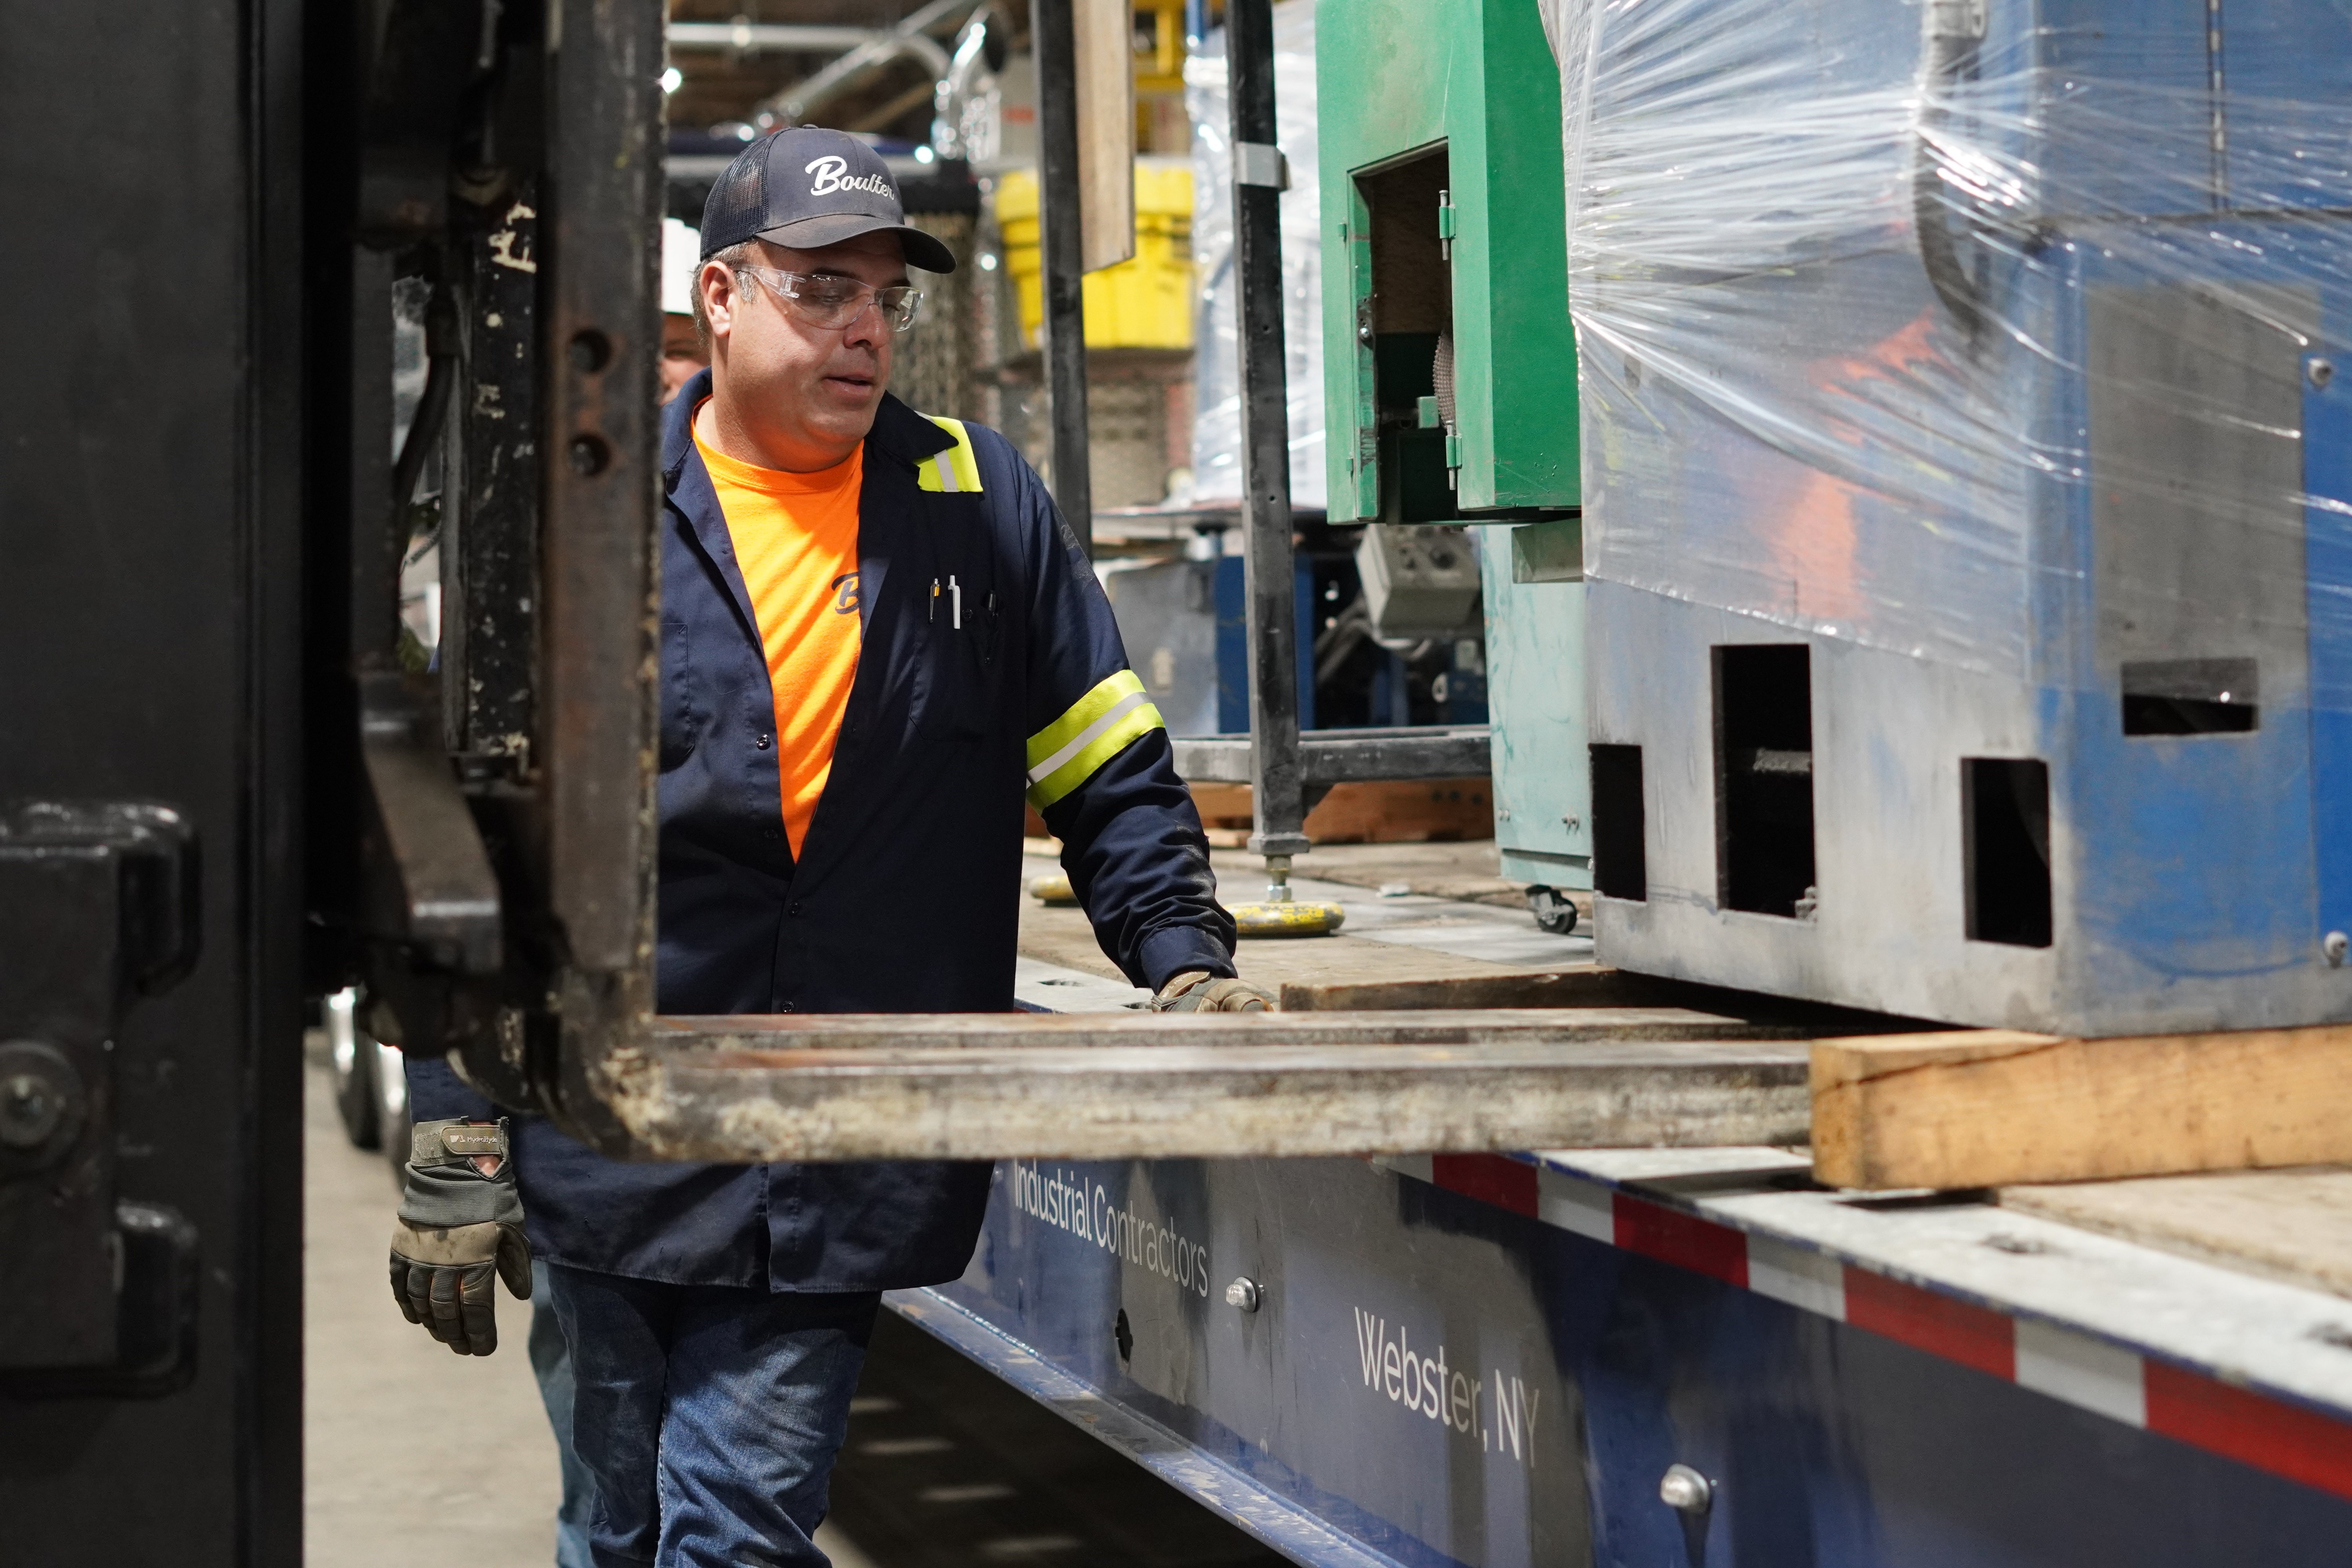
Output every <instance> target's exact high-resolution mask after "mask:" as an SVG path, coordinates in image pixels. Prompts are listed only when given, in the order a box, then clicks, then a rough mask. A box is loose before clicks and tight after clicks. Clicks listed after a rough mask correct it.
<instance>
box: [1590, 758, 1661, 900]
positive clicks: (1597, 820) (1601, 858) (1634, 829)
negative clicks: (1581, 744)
mask: <svg viewBox="0 0 2352 1568" xmlns="http://www.w3.org/2000/svg"><path fill="white" fill-rule="evenodd" d="M1648 832H1649V827H1648V822H1647V819H1646V817H1645V815H1644V813H1643V805H1642V748H1641V747H1639V746H1595V747H1593V748H1592V890H1593V891H1594V892H1596V893H1599V894H1600V895H1601V897H1602V898H1604V899H1632V900H1636V901H1639V900H1646V899H1647V898H1648V897H1649V896H1650V863H1649V852H1648V848H1647V838H1648Z"/></svg>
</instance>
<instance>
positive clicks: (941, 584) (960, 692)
mask: <svg viewBox="0 0 2352 1568" xmlns="http://www.w3.org/2000/svg"><path fill="white" fill-rule="evenodd" d="M938 510H942V511H944V510H948V509H946V508H940V509H938ZM955 510H956V511H958V512H964V511H966V509H964V508H957V509H955ZM971 510H977V509H976V508H973V509H971ZM984 526H985V525H984V524H983V523H982V522H981V521H980V520H979V519H978V518H976V517H971V516H968V515H966V516H958V517H955V518H954V519H953V520H952V521H950V522H949V523H948V525H947V526H946V527H945V528H944V529H942V530H940V531H939V533H936V534H935V535H934V539H935V540H936V542H937V544H938V548H937V549H935V550H934V552H932V553H933V558H934V564H933V567H932V570H931V572H930V573H929V581H927V582H926V583H925V584H924V585H923V589H922V593H923V612H922V613H923V643H924V647H925V657H926V661H927V663H928V665H929V669H928V672H927V673H928V674H929V700H927V701H926V702H925V704H924V709H925V722H924V725H923V728H924V731H926V732H927V733H929V734H931V735H935V736H941V737H953V738H971V737H975V736H980V735H986V734H991V733H992V732H994V731H995V730H996V729H997V727H998V726H997V725H996V724H995V722H994V720H995V716H996V707H997V702H996V697H997V693H998V689H999V687H1000V684H1001V676H1002V670H1001V669H1000V668H999V667H1000V663H1001V655H1002V653H1003V648H1002V647H1001V643H1002V640H1003V624H1004V608H1005V607H1004V605H1003V603H1002V601H1001V598H1000V595H1001V593H1002V590H1001V589H1000V588H999V587H998V585H997V581H996V571H995V563H994V562H993V561H992V560H991V559H990V558H989V552H988V551H987V549H986V541H985V538H984V535H983V529H984Z"/></svg>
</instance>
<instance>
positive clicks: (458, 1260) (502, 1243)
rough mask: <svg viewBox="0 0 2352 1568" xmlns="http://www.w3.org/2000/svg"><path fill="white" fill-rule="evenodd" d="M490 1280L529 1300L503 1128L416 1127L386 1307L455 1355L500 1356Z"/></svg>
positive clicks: (518, 1204)
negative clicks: (394, 1304) (392, 1304)
mask: <svg viewBox="0 0 2352 1568" xmlns="http://www.w3.org/2000/svg"><path fill="white" fill-rule="evenodd" d="M484 1166H488V1167H489V1168H488V1170H485V1169H483V1167H484ZM493 1274H496V1275H497V1276H498V1277H499V1279H504V1280H505V1281H506V1282H507V1289H509V1291H511V1292H513V1294H514V1295H515V1297H516V1298H517V1299H518V1300H525V1301H528V1300H530V1242H529V1241H527V1240H526V1239H524V1237H523V1233H522V1198H521V1196H520V1194H519V1193H518V1192H517V1191H516V1189H515V1175H514V1160H513V1157H512V1154H511V1152H510V1151H509V1147H508V1143H507V1124H506V1123H505V1122H504V1121H497V1122H481V1121H426V1122H421V1123H419V1124H418V1126H417V1128H416V1131H415V1134H414V1135H413V1137H412V1139H411V1142H410V1144H409V1155H408V1185H407V1187H406V1189H405V1190H404V1192H403V1193H402V1194H401V1199H400V1217H399V1218H398V1219H396V1220H394V1222H393V1227H392V1296H393V1300H395V1301H398V1302H399V1303H400V1310H401V1311H402V1312H404V1314H406V1315H407V1318H408V1321H410V1322H412V1323H422V1324H424V1325H425V1329H426V1330H427V1331H429V1332H430V1333H431V1334H432V1335H433V1337H434V1338H435V1339H436V1340H439V1341H440V1342H442V1343H443V1344H445V1345H447V1346H448V1347H449V1348H450V1349H451V1350H453V1351H455V1352H457V1353H458V1354H459V1355H488V1354H489V1353H490V1352H492V1351H494V1350H496V1349H498V1348H499V1321H498V1315H497V1312H496V1310H495V1308H494V1306H493V1304H492V1297H491V1290H490V1277H491V1276H492V1275H493Z"/></svg>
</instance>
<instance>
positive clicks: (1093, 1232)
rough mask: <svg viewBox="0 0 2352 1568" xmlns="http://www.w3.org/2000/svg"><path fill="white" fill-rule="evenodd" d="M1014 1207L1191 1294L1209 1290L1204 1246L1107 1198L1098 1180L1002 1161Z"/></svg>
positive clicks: (1207, 1261) (1200, 1293) (1204, 1294)
mask: <svg viewBox="0 0 2352 1568" xmlns="http://www.w3.org/2000/svg"><path fill="white" fill-rule="evenodd" d="M1005 1171H1006V1179H1007V1180H1008V1181H1009V1182H1010V1183H1011V1184H1012V1187H1013V1207H1014V1208H1016V1209H1019V1210H1020V1211H1021V1212H1022V1213H1023V1214H1025V1215H1030V1216H1032V1217H1033V1218H1036V1219H1041V1220H1043V1221H1045V1223H1046V1224H1047V1225H1050V1226H1056V1227H1058V1228H1060V1229H1062V1230H1066V1231H1068V1232H1069V1233H1070V1234H1071V1235H1072V1236H1075V1237H1078V1238H1079V1239H1080V1240H1083V1241H1091V1242H1093V1243H1094V1244H1095V1245H1096V1246H1097V1247H1101V1248H1103V1250H1105V1251H1106V1252H1111V1253H1116V1254H1117V1255H1118V1257H1120V1258H1124V1259H1125V1260H1126V1261H1128V1262H1129V1263H1132V1264H1135V1265H1137V1266H1138V1267H1139V1268H1149V1269H1150V1270H1151V1271H1152V1272H1153V1273H1155V1274H1158V1275H1160V1276H1161V1277H1162V1278H1164V1279H1171V1280H1173V1281H1174V1282H1175V1284H1176V1287H1177V1288H1178V1289H1182V1290H1190V1291H1192V1293H1193V1294H1194V1295H1196V1296H1203V1297H1205V1296H1206V1295H1208V1293H1209V1249H1208V1247H1206V1246H1204V1245H1203V1244H1202V1243H1200V1242H1197V1241H1193V1240H1192V1239H1191V1238H1189V1237H1186V1236H1185V1235H1183V1233H1182V1232H1181V1231H1179V1230H1177V1228H1176V1227H1175V1226H1172V1225H1166V1224H1162V1223H1161V1222H1160V1221H1158V1220H1154V1219H1150V1218H1147V1217H1144V1216H1141V1215H1136V1214H1134V1213H1132V1212H1130V1211H1129V1210H1127V1209H1123V1208H1121V1207H1119V1206H1118V1204H1116V1203H1114V1202H1113V1201H1112V1200H1111V1195H1110V1189H1108V1187H1106V1186H1104V1185H1103V1184H1101V1183H1100V1182H1094V1183H1089V1182H1088V1181H1087V1179H1086V1178H1085V1177H1083V1176H1080V1175H1076V1174H1075V1173H1071V1172H1067V1171H1058V1170H1057V1171H1054V1172H1051V1173H1048V1172H1045V1171H1042V1170H1040V1169H1039V1168H1038V1167H1036V1166H1035V1165H1033V1164H1024V1163H1023V1162H1021V1161H1019V1160H1013V1161H1009V1162H1007V1163H1006V1166H1005Z"/></svg>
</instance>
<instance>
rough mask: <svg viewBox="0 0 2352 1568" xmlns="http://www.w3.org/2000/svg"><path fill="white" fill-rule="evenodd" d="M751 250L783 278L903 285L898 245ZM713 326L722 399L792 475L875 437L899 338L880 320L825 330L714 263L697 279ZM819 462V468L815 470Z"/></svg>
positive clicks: (888, 239)
mask: <svg viewBox="0 0 2352 1568" xmlns="http://www.w3.org/2000/svg"><path fill="white" fill-rule="evenodd" d="M755 244H756V245H757V247H758V249H759V251H760V252H761V265H762V266H766V267H770V268H775V269H777V270H779V271H784V272H799V273H803V274H808V275H813V276H815V277H821V278H822V277H833V278H846V279H856V281H858V282H860V283H865V284H868V285H870V286H871V287H873V288H876V289H889V288H894V287H897V286H898V285H900V284H903V283H905V282H906V281H907V263H906V258H905V254H904V250H903V248H902V247H901V246H900V245H899V242H898V236H896V235H892V234H871V235H861V236H859V237H857V238H856V239H852V240H845V241H844V242H842V243H841V244H839V245H829V246H826V247H824V249H822V250H793V249H790V248H787V247H784V246H781V245H771V244H768V243H767V242H766V241H764V240H761V241H756V242H755ZM698 281H699V284H700V286H701V289H702V291H703V309H704V311H705V312H706V314H707V315H708V316H709V321H710V339H711V351H712V357H713V359H714V361H715V362H716V363H717V365H718V367H719V369H718V379H717V390H718V395H719V396H721V397H722V398H724V399H725V401H726V402H727V404H728V405H729V409H730V416H731V417H732V418H733V419H734V420H735V421H736V422H737V423H739V424H740V426H741V428H742V429H743V430H744V431H745V433H746V434H747V435H749V436H751V437H752V438H753V439H754V440H755V441H756V442H757V443H758V444H759V445H760V447H761V448H762V449H763V450H765V451H769V452H771V453H772V454H774V455H775V456H776V457H778V458H786V457H789V458H793V463H792V465H791V466H793V467H795V468H798V467H801V466H803V464H804V463H805V464H807V465H808V466H810V467H829V466H830V465H831V464H832V463H835V462H839V461H840V460H841V459H842V458H846V457H847V456H848V455H849V452H850V449H851V448H853V447H856V445H857V444H858V443H859V442H860V441H863V440H864V439H865V438H866V432H867V431H868V430H870V429H871V428H873V426H874V412H875V410H876V408H877V407H878V406H879V405H880V404H881V402H882V393H883V389H884V387H885V386H886V385H887V383H888V381H889V378H890V350H891V340H892V338H893V336H894V334H893V333H892V331H890V323H889V321H887V319H886V318H885V317H884V315H883V313H882V312H881V311H880V310H875V309H868V310H865V311H863V312H862V313H860V314H859V316H858V317H857V319H856V321H851V322H850V323H849V324H848V325H847V326H845V327H821V326H817V325H816V324H814V322H812V321H808V320H807V319H806V318H805V317H803V315H802V314H801V312H800V311H799V310H798V309H797V308H796V307H795V306H794V305H793V302H792V301H790V300H783V299H780V298H778V297H777V295H776V293H775V291H774V290H773V289H770V288H769V287H768V286H767V285H766V284H765V283H762V282H761V281H760V280H759V279H738V278H735V277H733V276H731V275H730V274H729V272H728V270H727V268H725V267H723V266H720V265H719V264H718V263H716V262H708V263H705V264H704V266H703V268H702V273H701V277H700V279H698ZM814 458H824V461H823V462H821V463H820V462H814V461H812V459H814Z"/></svg>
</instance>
